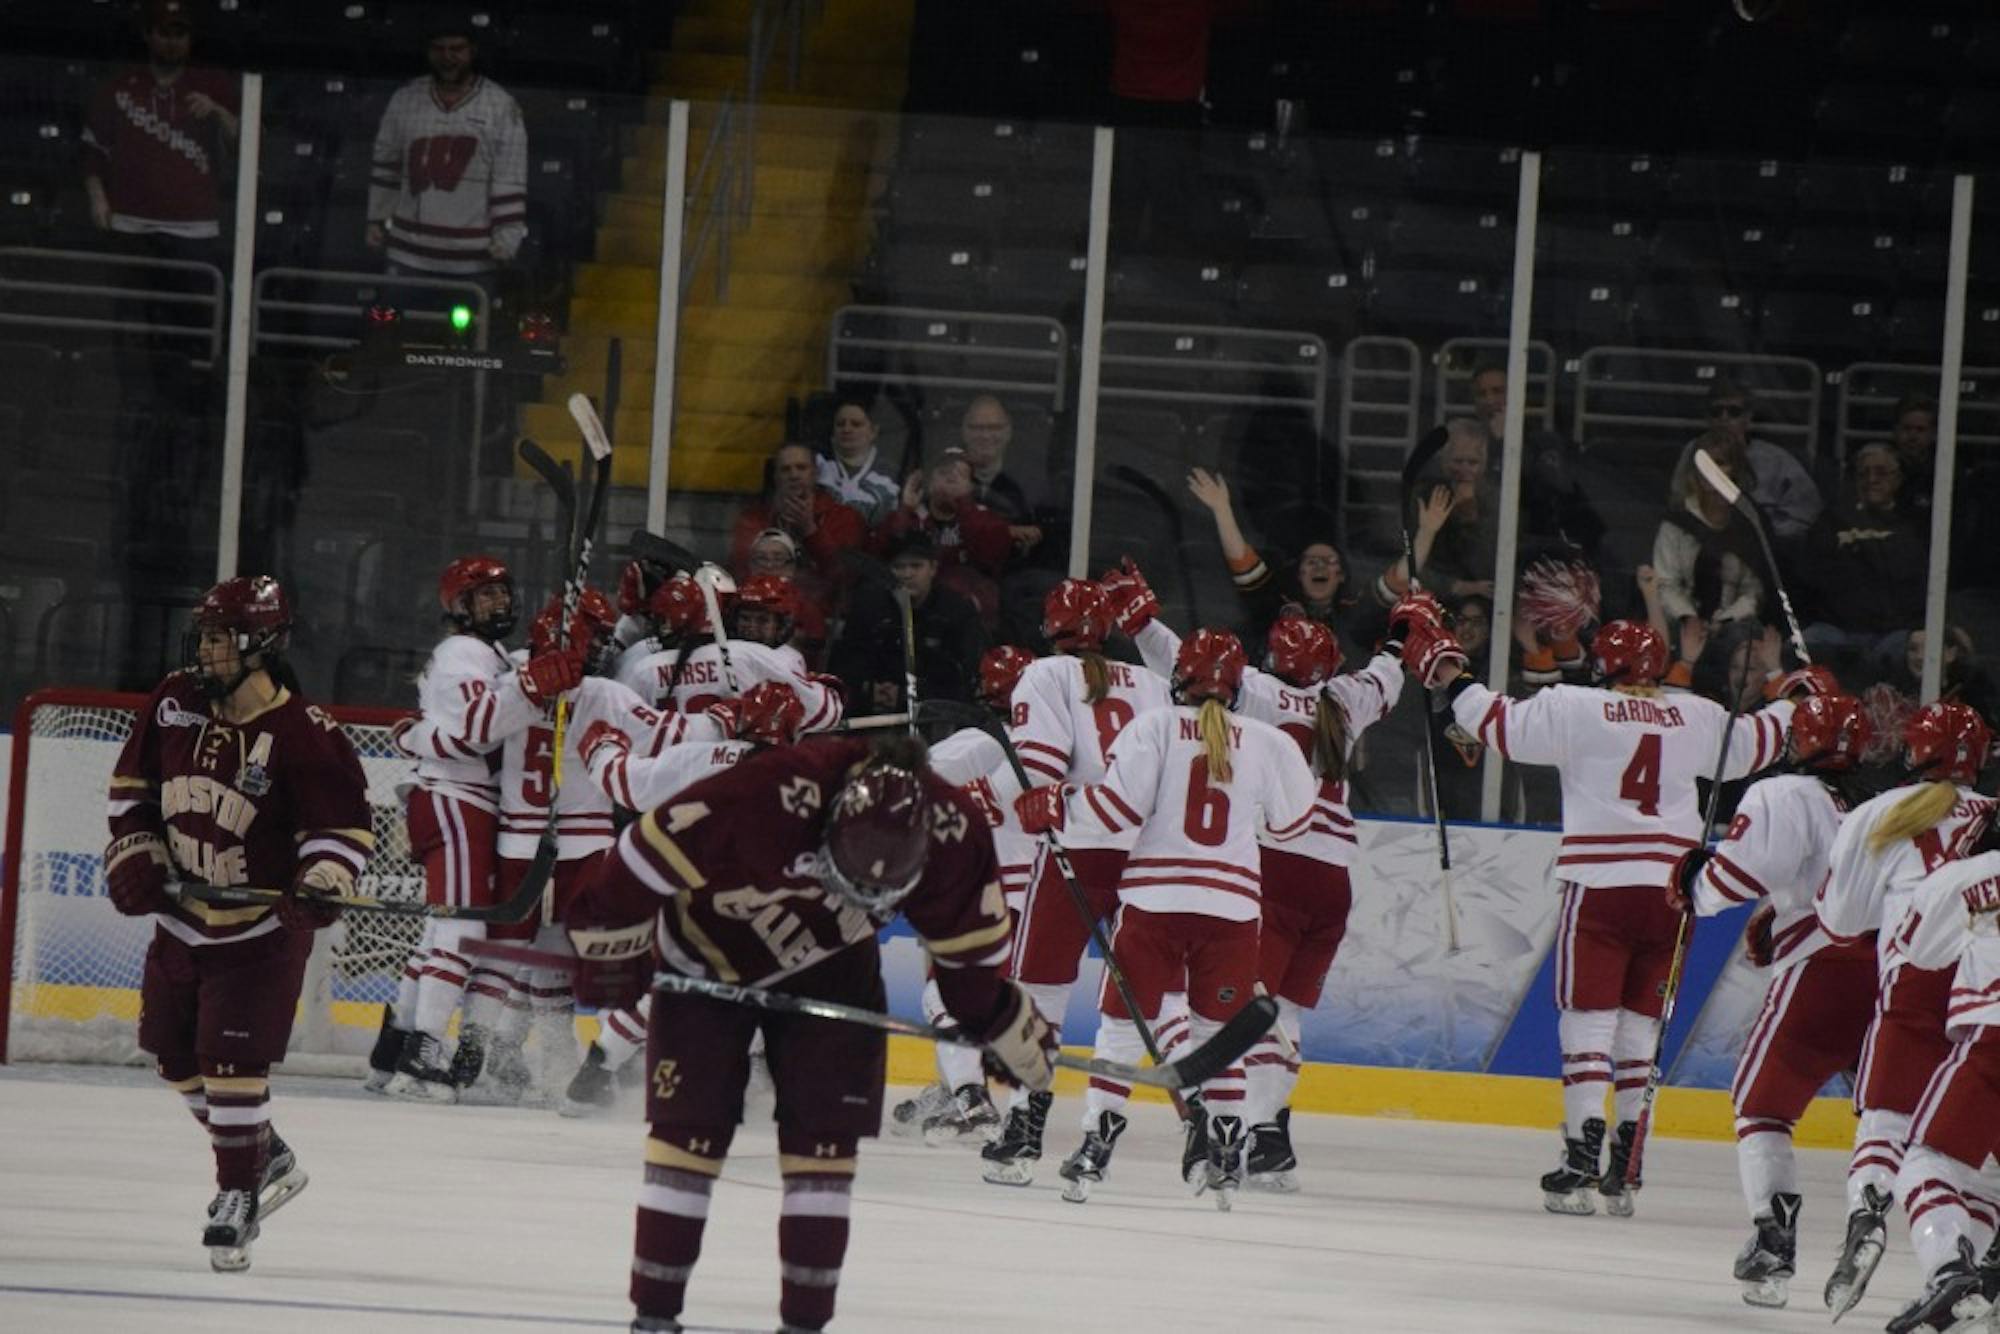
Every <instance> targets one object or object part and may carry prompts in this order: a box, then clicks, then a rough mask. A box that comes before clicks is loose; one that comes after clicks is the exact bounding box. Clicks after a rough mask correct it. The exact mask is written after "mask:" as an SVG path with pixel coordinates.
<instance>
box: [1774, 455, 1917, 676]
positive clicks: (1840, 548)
mask: <svg viewBox="0 0 2000 1334" xmlns="http://www.w3.org/2000/svg"><path fill="white" fill-rule="evenodd" d="M1848 477H1849V481H1848V485H1847V489H1846V494H1844V495H1843V496H1842V497H1841V500H1840V503H1839V504H1838V505H1836V506H1834V507H1833V508H1832V509H1830V510H1828V511H1827V512H1826V513H1825V514H1822V515H1821V516H1820V517H1819V521H1818V522H1817V523H1815V524H1814V525H1813V526H1812V531H1811V532H1810V533H1809V534H1808V535H1807V537H1806V546H1805V556H1806V558H1805V560H1804V561H1803V562H1802V564H1803V567H1804V573H1805V584H1806V587H1807V590H1808V591H1809V592H1810V594H1811V595H1812V600H1811V605H1810V613H1809V621H1810V623H1809V624H1808V625H1807V626H1806V629H1805V636H1806V646H1807V647H1808V648H1810V649H1811V650H1812V652H1813V657H1814V659H1815V660H1816V661H1817V660H1820V659H1828V660H1829V661H1828V665H1829V666H1831V667H1832V668H1833V669H1834V670H1835V672H1837V673H1838V674H1839V676H1840V679H1841V680H1842V681H1843V682H1844V683H1846V684H1847V685H1848V686H1849V687H1850V688H1855V687H1859V686H1861V685H1865V684H1867V682H1868V681H1870V680H1873V679H1875V678H1876V677H1878V676H1879V675H1881V674H1882V673H1883V672H1884V671H1886V670H1888V669H1889V668H1891V667H1892V666H1893V665H1894V664H1895V663H1896V661H1897V660H1898V659H1899V658H1901V657H1902V655H1903V644H1904V640H1905V639H1906V638H1907V636H1908V635H1909V632H1910V630H1911V629H1912V628H1913V627H1914V626H1916V625H1918V624H1919V623H1921V621H1922V619H1923V611H1924V585H1925V582H1926V580H1927V578H1928V575H1929V571H1930V523H1929V520H1927V519H1922V518H1919V517H1918V516H1917V515H1915V514H1914V513H1912V512H1911V511H1910V509H1909V508H1908V506H1907V505H1906V504H1905V503H1904V498H1903V465H1902V460H1901V455H1900V454H1899V453H1898V452H1897V450H1896V448H1895V446H1893V445H1889V444H1871V445H1863V446H1862V447H1861V448H1860V449H1859V450H1858V451H1856V453H1855V455H1854V462H1853V464H1852V465H1851V466H1850V467H1849V469H1848Z"/></svg>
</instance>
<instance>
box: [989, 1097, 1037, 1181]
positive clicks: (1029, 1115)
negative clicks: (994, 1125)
mask: <svg viewBox="0 0 2000 1334" xmlns="http://www.w3.org/2000/svg"><path fill="white" fill-rule="evenodd" d="M1055 1100H1056V1097H1055V1094H1053V1093H1030V1094H1029V1095H1028V1096H1027V1098H1026V1099H1025V1100H1023V1101H1022V1102H1020V1103H1017V1104H1016V1105H1015V1106H1014V1107H1012V1108H1010V1109H1009V1110H1008V1112H1007V1121H1006V1124H1004V1125H1003V1126H1001V1127H1000V1138H998V1139H996V1140H994V1141H993V1142H992V1143H990V1144H988V1145H987V1146H986V1147H985V1148H983V1149H981V1150H980V1151H979V1156H980V1157H981V1158H982V1159H984V1160H985V1165H984V1166H983V1167H981V1168H980V1170H979V1175H980V1176H982V1177H984V1178H985V1179H986V1180H987V1181H990V1182H992V1183H993V1184H994V1185H996V1186H1026V1185H1029V1184H1031V1183H1032V1182H1033V1181H1034V1179H1035V1164H1036V1163H1037V1162H1039V1161H1040V1160H1041V1156H1042V1131H1043V1130H1044V1129H1046V1128H1047V1126H1048V1124H1049V1108H1050V1107H1051V1106H1052V1105H1054V1103H1055Z"/></svg>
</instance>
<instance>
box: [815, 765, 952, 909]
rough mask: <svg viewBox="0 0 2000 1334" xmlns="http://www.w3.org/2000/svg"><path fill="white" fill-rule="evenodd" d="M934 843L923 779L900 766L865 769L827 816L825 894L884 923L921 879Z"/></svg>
mask: <svg viewBox="0 0 2000 1334" xmlns="http://www.w3.org/2000/svg"><path fill="white" fill-rule="evenodd" d="M930 839H931V822H930V804H929V803H928V802H927V801H926V800H925V799H924V786H923V780H922V779H920V778H919V777H918V776H917V774H916V772H915V771H914V770H911V769H906V768H903V767H902V766H900V765H893V764H882V763H875V764H869V765H866V766H865V767H863V768H862V769H860V770H859V771H858V772H856V773H855V775H854V776H853V777H852V778H849V779H848V780H847V785H846V786H845V787H843V788H841V789H840V792H839V793H838V794H837V795H836V796H835V797H834V799H833V809H832V810H831V811H829V812H828V813H827V817H826V833H825V836H824V839H823V842H822V843H821V849H820V850H821V852H822V854H823V855H822V856H821V858H820V860H821V863H822V867H821V870H822V878H823V879H824V881H825V886H826V892H827V893H828V895H830V896H831V897H833V898H835V899H838V900H840V901H841V902H843V903H846V904H848V905H850V906H852V907H856V908H860V909H862V910H863V911H865V912H867V913H869V914H870V915H871V916H873V917H875V918H876V919H877V920H878V921H880V920H884V919H886V918H887V917H888V915H889V914H890V913H891V912H893V911H894V910H895V907H896V905H897V904H899V903H901V902H902V901H903V899H904V898H905V897H907V896H908V894H909V892H910V891H911V890H913V889H915V888H916V887H917V881H918V880H919V879H920V878H922V876H923V873H924V858H925V856H926V854H928V853H929V851H930Z"/></svg>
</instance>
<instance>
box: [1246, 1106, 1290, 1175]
mask: <svg viewBox="0 0 2000 1334" xmlns="http://www.w3.org/2000/svg"><path fill="white" fill-rule="evenodd" d="M1298 1166H1299V1160H1298V1156H1297V1155H1296V1154H1294V1153H1293V1152H1292V1109H1291V1108H1289V1107H1286V1108H1283V1109H1282V1110H1280V1111H1279V1113H1278V1119H1277V1120H1275V1121H1266V1122H1265V1123H1264V1124H1263V1125H1261V1126H1252V1127H1251V1128H1250V1164H1249V1176H1248V1177H1247V1178H1246V1179H1245V1183H1244V1184H1246V1185H1248V1186H1249V1187H1250V1189H1252V1190H1268V1191H1272V1192H1274V1193H1276V1194H1279V1195H1290V1194H1293V1193H1295V1192H1296V1191H1297V1190H1298V1188H1299V1177H1298Z"/></svg>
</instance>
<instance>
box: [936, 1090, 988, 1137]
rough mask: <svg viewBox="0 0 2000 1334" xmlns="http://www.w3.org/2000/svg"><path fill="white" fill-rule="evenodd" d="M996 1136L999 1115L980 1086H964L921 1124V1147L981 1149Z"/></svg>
mask: <svg viewBox="0 0 2000 1334" xmlns="http://www.w3.org/2000/svg"><path fill="white" fill-rule="evenodd" d="M999 1133H1000V1112H999V1109H998V1108H996V1107H994V1105H993V1099H992V1097H991V1096H990V1095H989V1094H988V1093H987V1092H986V1086H985V1085H984V1084H967V1085H964V1086H963V1087H961V1088H960V1089H959V1090H958V1091H957V1092H956V1093H954V1094H952V1095H951V1100H950V1102H949V1103H948V1104H947V1105H946V1106H945V1107H944V1108H943V1109H942V1110H940V1111H938V1112H937V1113H936V1114H934V1115H932V1116H930V1117H928V1118H926V1119H925V1121H924V1143H926V1144H929V1145H932V1146H936V1145H940V1144H980V1145H984V1144H986V1143H988V1142H990V1141H991V1140H992V1139H994V1138H995V1137H996V1136H997V1135H999Z"/></svg>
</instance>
